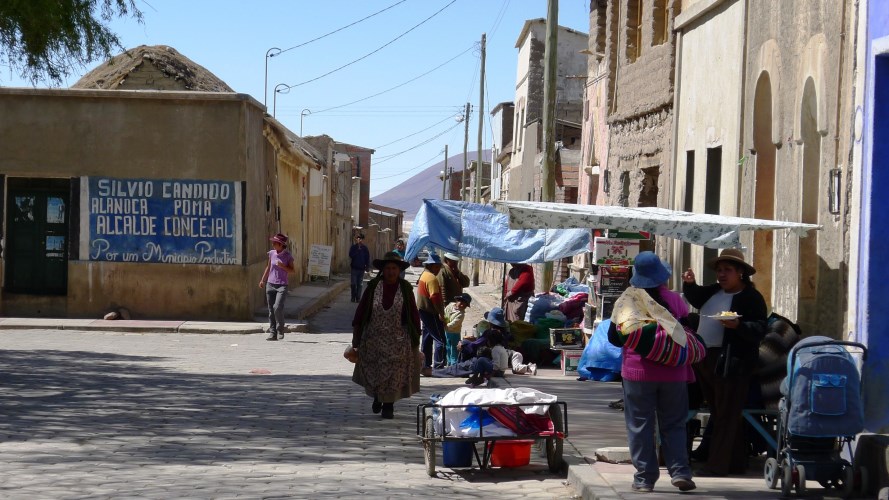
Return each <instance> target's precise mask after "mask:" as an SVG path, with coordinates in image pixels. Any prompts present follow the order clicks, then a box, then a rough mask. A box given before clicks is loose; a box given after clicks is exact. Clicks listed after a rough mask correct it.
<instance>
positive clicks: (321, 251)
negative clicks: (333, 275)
mask: <svg viewBox="0 0 889 500" xmlns="http://www.w3.org/2000/svg"><path fill="white" fill-rule="evenodd" d="M332 257H333V247H332V246H329V245H312V248H311V250H309V276H325V277H328V278H329V277H330V260H331V258H332Z"/></svg>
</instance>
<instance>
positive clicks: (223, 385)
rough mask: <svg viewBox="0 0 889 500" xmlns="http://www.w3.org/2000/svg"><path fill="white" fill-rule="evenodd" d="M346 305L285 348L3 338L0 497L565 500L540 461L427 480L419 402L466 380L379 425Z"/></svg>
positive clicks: (212, 339) (213, 338) (11, 334)
mask: <svg viewBox="0 0 889 500" xmlns="http://www.w3.org/2000/svg"><path fill="white" fill-rule="evenodd" d="M346 295H347V294H346ZM346 295H343V296H340V297H338V298H337V299H336V300H335V301H334V303H333V304H332V305H331V307H329V308H327V309H325V310H323V311H322V312H320V313H319V314H318V315H317V316H316V317H315V318H314V319H313V321H312V322H311V325H312V326H311V328H312V331H313V332H316V333H304V334H288V335H287V337H286V338H285V340H284V341H283V342H266V341H265V340H264V337H265V335H264V334H253V335H215V334H208V335H194V334H191V335H189V334H124V333H115V332H77V331H34V330H31V331H24V330H21V331H0V339H2V340H0V342H2V346H3V350H0V408H2V413H3V417H2V418H0V497H2V498H12V499H19V498H21V499H34V498H163V499H171V498H357V497H367V498H386V497H408V496H422V497H427V496H433V495H435V496H447V497H450V498H481V497H489V498H490V497H493V496H495V495H496V496H497V497H516V496H521V497H522V498H568V497H570V496H571V494H572V490H570V489H569V488H568V487H566V486H565V484H564V480H565V478H564V476H563V477H559V476H556V475H553V474H550V473H549V472H548V471H547V469H546V466H545V461H543V460H541V459H540V458H536V457H535V458H533V459H532V464H534V465H532V466H530V467H526V468H522V469H514V470H494V471H485V472H479V471H475V470H473V471H460V472H452V471H450V470H449V469H443V471H444V472H445V473H444V474H440V476H439V477H438V478H434V479H433V478H429V477H428V476H426V474H425V470H424V466H423V456H422V448H421V447H420V445H419V444H418V441H417V440H416V438H415V417H414V412H413V406H414V405H415V404H417V403H419V402H421V401H422V397H428V394H430V393H431V392H444V391H447V390H449V388H450V387H456V386H459V385H460V384H462V380H444V379H436V380H432V379H424V389H423V391H422V393H421V395H417V397H415V398H413V399H412V400H410V401H408V402H402V403H400V404H398V405H397V406H396V418H395V420H392V421H384V420H381V419H380V418H379V417H378V416H377V415H372V414H371V413H370V411H369V406H370V404H369V403H370V401H369V400H368V399H367V398H366V397H365V396H364V395H363V392H362V391H361V389H360V388H359V387H358V386H356V385H354V384H353V383H352V382H351V381H350V380H349V377H350V374H351V368H352V365H350V364H349V363H347V362H346V361H345V360H344V359H343V358H342V356H341V354H342V351H343V349H344V348H345V346H346V345H347V343H348V342H349V340H350V335H351V334H350V333H349V331H350V328H349V327H348V323H349V322H350V320H351V312H352V310H353V307H354V305H353V304H351V303H349V302H348V299H347V297H346ZM439 460H441V455H440V451H439Z"/></svg>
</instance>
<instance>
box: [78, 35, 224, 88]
mask: <svg viewBox="0 0 889 500" xmlns="http://www.w3.org/2000/svg"><path fill="white" fill-rule="evenodd" d="M146 64H148V65H150V66H151V67H152V68H148V67H146ZM149 69H150V71H146V70H149ZM158 72H159V73H160V75H162V76H163V78H155V76H156V75H157V73H158ZM140 76H141V77H140ZM165 79H170V80H165ZM159 80H160V81H159ZM71 88H76V89H109V90H115V89H128V90H130V89H132V90H136V89H140V90H144V89H150V90H190V91H196V92H234V90H232V88H231V87H229V86H228V85H226V83H225V82H223V81H222V80H220V79H219V78H218V77H217V76H216V75H214V74H213V73H211V72H210V71H208V70H207V69H206V68H204V67H203V66H201V65H200V64H197V63H195V62H194V61H192V60H191V59H189V58H187V57H185V56H183V55H182V54H180V53H179V52H177V51H176V49H174V48H172V47H168V46H166V45H153V46H147V45H140V46H138V47H136V48H134V49H130V50H127V51H126V52H124V53H122V54H118V55H116V56H114V57H112V58H111V59H109V60H108V61H106V62H104V63H102V64H100V65H99V66H97V67H96V68H95V69H93V70H92V71H90V72H89V73H87V74H86V75H84V76H83V78H81V79H80V80H78V81H77V83H75V84H74V85H72V86H71Z"/></svg>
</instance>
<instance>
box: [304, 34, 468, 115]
mask: <svg viewBox="0 0 889 500" xmlns="http://www.w3.org/2000/svg"><path fill="white" fill-rule="evenodd" d="M476 45H478V44H477V43H474V44H472V46H470V47H469V48H467V49H466V50H464V51H463V52H460V53H459V54H457V55H456V56H454V57H452V58H450V59H448V60H447V61H445V62H443V63H441V64H439V65H438V66H436V67H434V68H432V69H430V70H429V71H427V72H425V73H423V74H422V75H419V76H415V77H414V78H411V79H410V80H408V81H406V82H404V83H400V84H398V85H396V86H394V87H391V88H388V89H386V90H384V91H382V92H377V93H376V94H373V95H369V96H367V97H363V98H361V99H358V100H356V101H352V102H347V103H346V104H340V105H339V106H333V107H330V108H327V109H322V110H321V111H316V112H315V114H318V113H324V112H326V111H330V110H332V109H339V108H344V107H346V106H351V105H352V104H356V103H359V102H362V101H366V100H368V99H372V98H374V97H377V96H381V95H383V94H385V93H387V92H391V91H393V90H395V89H397V88H400V87H404V86H405V85H407V84H409V83H411V82H414V81H416V80H419V79H420V78H423V77H424V76H426V75H428V74H429V73H432V72H433V71H435V70H437V69H439V68H441V67H442V66H444V65H446V64H448V63H450V62H452V61H453V60H455V59H457V58H458V57H460V56H462V55H463V54H465V53H467V52H469V51H470V50H472V49H473V48H475V46H476Z"/></svg>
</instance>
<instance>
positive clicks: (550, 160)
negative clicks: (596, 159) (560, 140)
mask: <svg viewBox="0 0 889 500" xmlns="http://www.w3.org/2000/svg"><path fill="white" fill-rule="evenodd" d="M558 36H559V0H547V11H546V48H545V49H544V52H543V61H544V62H543V145H544V156H543V172H541V174H542V175H541V181H542V182H541V184H542V185H541V186H540V187H541V193H540V198H541V200H540V201H548V202H552V201H555V198H556V68H557V66H558V45H557V44H558ZM552 284H553V263H552V262H550V261H548V262H546V263H545V264H544V265H543V286H544V287H545V289H546V291H549V289H550V288H551V287H552Z"/></svg>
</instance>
